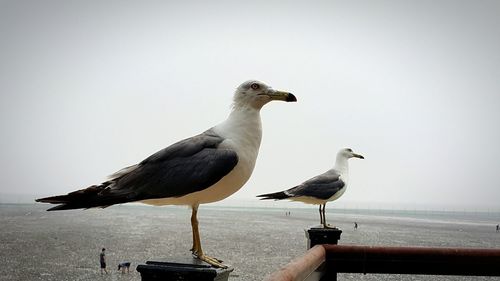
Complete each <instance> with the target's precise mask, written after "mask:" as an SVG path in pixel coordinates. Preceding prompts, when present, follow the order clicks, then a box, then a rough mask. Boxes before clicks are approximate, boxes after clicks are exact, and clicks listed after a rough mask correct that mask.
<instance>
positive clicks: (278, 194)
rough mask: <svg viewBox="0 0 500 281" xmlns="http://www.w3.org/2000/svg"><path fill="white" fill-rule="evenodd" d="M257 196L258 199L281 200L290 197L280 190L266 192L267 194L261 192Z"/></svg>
mask: <svg viewBox="0 0 500 281" xmlns="http://www.w3.org/2000/svg"><path fill="white" fill-rule="evenodd" d="M257 197H260V200H272V199H274V200H282V199H287V198H290V196H289V195H287V194H286V193H285V192H284V191H280V192H275V193H268V194H261V195H257Z"/></svg>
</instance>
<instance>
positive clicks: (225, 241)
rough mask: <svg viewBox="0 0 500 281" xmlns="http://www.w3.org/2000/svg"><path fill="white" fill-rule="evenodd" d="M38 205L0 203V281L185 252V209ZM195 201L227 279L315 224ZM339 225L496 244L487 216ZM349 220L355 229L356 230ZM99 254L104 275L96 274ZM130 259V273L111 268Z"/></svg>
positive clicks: (274, 263)
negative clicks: (126, 266) (227, 268)
mask: <svg viewBox="0 0 500 281" xmlns="http://www.w3.org/2000/svg"><path fill="white" fill-rule="evenodd" d="M46 207H47V206H43V205H29V204H28V205H15V204H0V225H1V226H2V227H1V228H0V262H1V264H2V266H1V267H0V280H123V281H127V280H140V274H139V273H138V272H136V270H135V268H136V266H137V265H138V264H141V263H144V262H145V261H147V260H160V261H182V260H186V259H189V258H190V252H189V251H188V250H189V248H190V247H191V228H190V224H189V218H190V210H189V209H187V208H185V207H161V208H151V207H145V206H144V207H143V206H127V205H125V206H114V207H110V208H108V209H104V210H100V209H93V210H85V211H82V210H74V211H65V212H46V211H45V209H46ZM286 211H290V212H291V215H290V216H286V215H285V210H284V209H271V208H269V209H264V208H230V207H214V206H202V207H201V208H200V212H199V220H200V227H201V228H200V231H201V235H202V243H203V248H204V250H205V252H206V253H207V254H209V255H212V256H215V257H218V258H220V259H223V260H224V261H225V263H227V264H230V265H231V266H233V267H234V268H235V270H234V272H233V273H232V274H231V277H230V280H245V281H247V280H249V281H251V280H262V278H263V277H264V276H265V275H267V274H268V273H270V272H273V271H276V270H277V269H278V268H279V267H280V266H283V265H285V264H286V263H288V262H289V261H290V260H292V259H293V258H295V257H297V256H299V255H301V254H302V253H303V252H304V251H305V250H306V239H305V235H304V229H307V228H308V227H310V226H312V225H315V224H317V220H318V217H319V216H318V214H317V210H316V209H315V208H313V207H311V208H309V209H287V210H286ZM327 218H328V222H329V223H332V224H335V225H337V226H338V227H339V228H340V229H342V230H343V234H342V238H341V241H340V244H363V245H388V246H446V247H478V248H500V233H496V232H495V229H494V227H495V225H496V223H495V220H500V218H499V217H498V216H496V215H495V214H467V213H463V214H446V213H441V214H440V213H432V212H428V213H426V212H406V213H405V212H403V213H402V212H398V211H386V212H382V211H379V212H375V211H344V210H327ZM354 221H356V222H358V224H359V228H358V229H357V230H354V228H353V224H354ZM102 247H105V248H106V251H107V262H108V272H109V274H107V275H101V274H100V272H99V259H98V257H99V252H100V249H101V248H102ZM121 261H130V262H131V263H132V266H131V270H130V274H122V273H120V272H119V271H117V265H118V263H119V262H121ZM483 279H484V280H500V278H486V277H484V278H483V277H474V278H467V277H449V276H399V275H365V276H364V275H359V274H342V275H341V276H340V277H339V280H483Z"/></svg>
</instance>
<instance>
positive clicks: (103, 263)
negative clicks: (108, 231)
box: [99, 248, 108, 274]
mask: <svg viewBox="0 0 500 281" xmlns="http://www.w3.org/2000/svg"><path fill="white" fill-rule="evenodd" d="M99 262H100V263H101V274H102V272H103V271H104V272H106V274H108V271H107V270H106V249H105V248H102V251H101V253H100V254H99Z"/></svg>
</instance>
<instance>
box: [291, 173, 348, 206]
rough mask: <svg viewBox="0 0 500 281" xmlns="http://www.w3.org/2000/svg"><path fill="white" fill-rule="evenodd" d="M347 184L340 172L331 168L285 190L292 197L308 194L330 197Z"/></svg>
mask: <svg viewBox="0 0 500 281" xmlns="http://www.w3.org/2000/svg"><path fill="white" fill-rule="evenodd" d="M344 186H345V182H344V181H342V179H340V173H339V172H338V171H336V170H333V169H332V170H329V171H327V172H326V173H323V174H321V175H319V176H316V177H314V178H312V179H309V180H307V181H305V182H303V183H301V184H300V185H298V186H296V187H293V188H290V189H288V190H286V191H285V194H287V195H289V196H290V197H301V196H308V197H314V198H319V199H328V198H330V197H332V196H333V195H334V194H335V193H337V192H338V191H339V190H340V189H342V188H343V187H344Z"/></svg>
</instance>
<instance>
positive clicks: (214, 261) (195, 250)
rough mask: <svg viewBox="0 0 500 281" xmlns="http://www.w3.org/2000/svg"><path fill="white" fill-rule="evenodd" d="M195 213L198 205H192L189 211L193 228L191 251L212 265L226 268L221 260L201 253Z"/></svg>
mask: <svg viewBox="0 0 500 281" xmlns="http://www.w3.org/2000/svg"><path fill="white" fill-rule="evenodd" d="M197 214H198V205H194V206H192V213H191V228H192V229H193V249H192V250H191V251H192V253H193V255H194V256H196V258H197V259H199V260H202V261H204V262H206V263H208V264H210V265H212V266H214V267H218V268H227V266H225V265H223V264H222V261H221V260H218V259H216V258H213V257H209V256H206V255H205V254H203V250H202V249H201V239H200V232H199V230H198V218H197Z"/></svg>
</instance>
